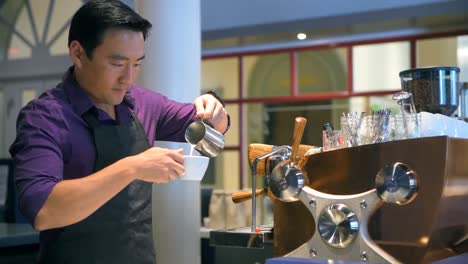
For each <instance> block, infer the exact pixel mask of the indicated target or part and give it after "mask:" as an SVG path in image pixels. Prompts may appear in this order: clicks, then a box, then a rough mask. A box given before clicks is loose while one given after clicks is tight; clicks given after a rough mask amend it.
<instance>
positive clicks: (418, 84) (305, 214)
mask: <svg viewBox="0 0 468 264" xmlns="http://www.w3.org/2000/svg"><path fill="white" fill-rule="evenodd" d="M458 71H459V70H458ZM458 71H457V69H456V68H450V67H442V68H440V67H433V68H425V69H420V70H414V71H403V72H402V74H400V76H401V77H402V81H403V79H404V81H405V82H406V83H402V84H403V87H404V89H403V90H404V91H406V92H410V93H412V96H413V98H412V100H414V101H415V102H416V110H417V111H421V107H424V109H423V110H425V111H432V112H434V113H443V114H446V115H450V114H452V113H453V112H454V111H455V110H456V108H457V104H458V101H457V99H456V98H458V97H456V92H457V90H456V89H454V86H456V85H457V84H458V82H456V81H453V78H456V77H457V75H456V74H454V72H455V73H457V74H458ZM438 78H439V79H438ZM426 79H429V80H431V81H427V80H426ZM437 84H439V85H440V86H437V87H436V88H437V89H435V90H437V91H434V88H431V85H437ZM418 89H425V90H428V89H429V90H430V91H431V93H430V95H429V96H428V95H427V94H426V93H424V92H423V91H419V90H418ZM448 93H450V94H448ZM423 94H426V96H424V97H423V96H422V95H423ZM442 98H443V99H444V100H442ZM428 104H431V105H428ZM437 104H439V107H437V106H436V105H437ZM305 123H306V120H305V119H303V118H296V120H295V129H294V133H293V143H292V145H291V146H278V147H272V146H269V147H266V146H265V145H261V144H251V145H250V147H249V162H250V165H251V169H252V192H251V193H250V194H248V195H246V194H244V195H243V196H242V199H244V198H246V197H249V198H250V197H251V198H252V200H253V202H252V215H253V216H254V217H252V225H251V226H250V227H242V228H236V229H231V230H217V231H214V232H211V234H210V238H211V242H212V245H213V246H220V247H237V248H262V247H264V246H265V244H266V243H269V241H273V255H274V257H285V258H293V259H294V258H297V259H315V260H317V261H319V260H321V261H325V262H317V263H433V262H436V261H437V263H444V262H440V261H444V260H449V259H451V258H453V257H457V256H458V257H465V258H463V260H462V262H455V263H468V206H466V204H467V203H468V162H466V157H468V139H461V138H453V137H448V136H432V137H420V138H408V139H400V140H394V141H388V142H379V143H376V144H367V145H353V146H350V147H346V148H340V149H335V150H332V151H327V152H322V151H321V149H320V148H317V147H312V146H306V145H301V144H300V141H301V138H302V133H303V130H304V127H305ZM252 153H255V154H252ZM256 177H264V179H265V186H266V188H263V189H257V188H256V186H255V182H256V179H255V178H256ZM262 193H266V194H267V195H268V197H269V198H270V199H271V200H272V201H273V204H274V207H273V214H274V223H273V226H261V225H257V224H256V222H255V212H256V208H255V204H256V202H255V199H256V196H257V195H260V194H262ZM237 198H238V197H237ZM463 261H465V262H463ZM291 263H294V262H291ZM301 263H302V262H301ZM311 263H312V262H311Z"/></svg>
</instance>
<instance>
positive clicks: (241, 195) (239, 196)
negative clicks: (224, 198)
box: [232, 189, 265, 204]
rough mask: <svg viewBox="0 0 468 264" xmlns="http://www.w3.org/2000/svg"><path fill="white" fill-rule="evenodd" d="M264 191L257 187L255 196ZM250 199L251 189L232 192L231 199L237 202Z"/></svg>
mask: <svg viewBox="0 0 468 264" xmlns="http://www.w3.org/2000/svg"><path fill="white" fill-rule="evenodd" d="M264 193H265V189H257V190H256V191H255V196H259V195H262V194H264ZM250 199H252V192H251V191H246V192H236V193H233V194H232V201H233V202H234V203H235V204H237V203H240V202H243V201H247V200H250Z"/></svg>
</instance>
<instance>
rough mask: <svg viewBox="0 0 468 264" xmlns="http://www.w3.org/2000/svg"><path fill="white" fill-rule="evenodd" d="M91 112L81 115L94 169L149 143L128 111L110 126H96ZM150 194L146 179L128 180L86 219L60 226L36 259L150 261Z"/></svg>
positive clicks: (85, 263) (91, 262)
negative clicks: (91, 140) (129, 119)
mask: <svg viewBox="0 0 468 264" xmlns="http://www.w3.org/2000/svg"><path fill="white" fill-rule="evenodd" d="M95 114H97V113H96V112H94V113H93V112H92V111H88V112H87V113H85V114H84V115H83V119H84V120H85V121H86V122H87V123H88V125H89V126H90V127H91V128H92V131H93V135H94V144H95V146H96V163H95V166H94V171H98V170H100V169H102V168H104V167H107V166H108V165H110V164H112V163H114V162H116V161H118V160H120V159H122V158H124V157H127V156H130V155H135V154H138V153H141V152H143V151H145V150H147V149H148V148H149V147H150V145H149V143H148V139H147V137H146V133H145V131H144V129H143V126H142V125H141V123H140V122H139V121H138V119H137V117H136V116H135V114H134V113H133V112H132V122H131V123H130V124H122V125H113V126H101V125H100V124H99V121H98V119H97V117H96V116H95ZM151 193H152V184H151V183H148V182H143V181H139V180H135V181H133V182H132V183H130V184H129V185H128V186H127V187H126V188H125V189H123V190H122V191H120V192H119V193H118V194H117V195H116V196H114V197H113V198H112V199H111V200H109V201H108V202H107V203H105V204H104V205H103V206H102V207H100V208H99V209H98V210H96V211H95V212H94V213H93V214H91V215H90V216H88V217H87V218H86V219H84V220H82V221H80V222H78V223H76V224H73V225H70V226H67V227H64V228H62V229H61V230H62V231H61V232H60V234H59V235H58V237H57V238H56V239H54V241H53V242H52V243H51V246H50V247H48V248H47V249H44V250H41V251H42V252H41V253H42V254H41V256H40V263H47V264H49V263H51V264H55V263H57V264H58V263H60V264H68V263H69V264H75V263H76V264H78V263H79V264H94V263H102V264H107V263H109V264H111V263H112V264H118V263H122V264H124V263H125V264H128V263H138V264H140V263H141V264H153V263H155V261H156V260H155V254H154V248H153V232H152V226H151Z"/></svg>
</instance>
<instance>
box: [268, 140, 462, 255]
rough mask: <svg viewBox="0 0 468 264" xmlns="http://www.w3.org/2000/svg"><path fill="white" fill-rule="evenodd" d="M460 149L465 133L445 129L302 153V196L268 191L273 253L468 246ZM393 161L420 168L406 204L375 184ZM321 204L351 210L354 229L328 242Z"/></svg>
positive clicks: (406, 251)
mask: <svg viewBox="0 0 468 264" xmlns="http://www.w3.org/2000/svg"><path fill="white" fill-rule="evenodd" d="M466 157H468V140H466V139H455V138H448V137H431V138H418V139H409V140H399V141H392V142H386V143H379V144H372V145H364V146H358V147H352V148H345V149H339V150H334V151H330V152H324V153H319V154H314V155H310V156H306V157H305V162H304V163H303V167H302V169H303V170H305V171H306V173H307V175H308V177H309V185H308V186H306V187H304V188H303V189H302V192H301V193H300V194H299V196H298V198H299V199H300V200H299V201H295V202H282V201H280V200H278V199H274V251H275V255H276V256H292V257H308V258H321V259H338V260H344V261H348V260H349V261H356V260H361V261H369V262H371V263H374V262H377V263H398V262H402V263H428V262H430V261H434V260H437V259H441V258H445V257H449V256H452V255H457V254H461V253H465V252H467V251H468V246H467V244H468V206H467V205H466V203H468V162H467V160H466ZM391 164H404V165H405V166H407V167H408V168H409V169H410V170H412V172H414V174H415V175H418V177H417V178H418V179H417V183H418V186H417V188H418V190H417V191H418V194H417V196H415V195H412V197H409V198H410V199H409V200H407V201H403V202H402V204H403V203H407V204H405V205H397V204H395V203H393V204H388V203H384V202H383V200H382V198H381V197H382V192H381V191H380V193H379V191H378V188H376V175H377V174H378V173H379V172H381V171H382V169H383V168H384V167H386V166H389V165H391ZM338 209H339V210H338ZM314 210H315V211H314ZM324 210H325V211H326V210H329V211H328V213H329V215H331V214H333V212H341V213H343V212H344V213H345V214H346V212H348V215H352V214H354V216H355V218H352V217H351V218H350V219H349V221H348V223H351V225H352V226H354V227H355V230H354V231H356V232H357V234H354V237H351V239H348V240H345V241H341V242H343V243H341V242H340V243H335V244H334V243H328V242H326V239H324V235H323V234H320V235H319V234H318V232H321V231H320V227H319V226H316V225H317V221H319V222H321V221H320V219H319V218H320V217H321V216H322V215H323V214H321V212H324ZM374 211H375V212H374ZM349 212H352V214H350V213H349ZM324 215H327V214H326V213H325V214H324ZM356 223H357V224H358V225H359V227H356ZM356 228H357V229H356ZM316 233H317V234H316ZM348 235H349V234H348ZM337 244H338V246H337Z"/></svg>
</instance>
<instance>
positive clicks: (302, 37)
mask: <svg viewBox="0 0 468 264" xmlns="http://www.w3.org/2000/svg"><path fill="white" fill-rule="evenodd" d="M306 38H307V35H306V34H305V33H299V34H297V39H299V40H303V39H306Z"/></svg>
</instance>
